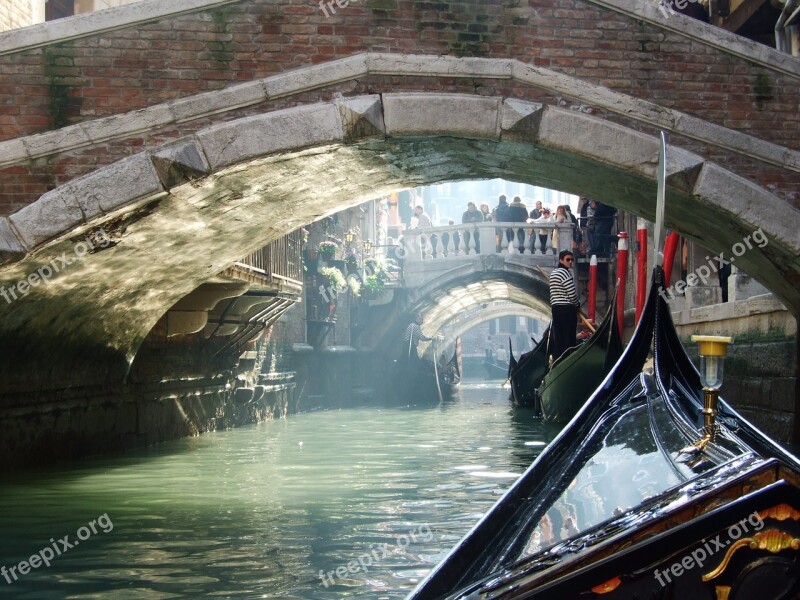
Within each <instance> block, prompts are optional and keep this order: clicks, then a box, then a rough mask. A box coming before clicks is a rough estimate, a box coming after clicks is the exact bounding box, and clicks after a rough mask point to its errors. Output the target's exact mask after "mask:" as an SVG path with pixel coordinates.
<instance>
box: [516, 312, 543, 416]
mask: <svg viewBox="0 0 800 600" xmlns="http://www.w3.org/2000/svg"><path fill="white" fill-rule="evenodd" d="M549 338H550V328H549V327H548V328H547V329H546V330H545V332H544V334H542V338H541V339H540V340H539V342H538V343H537V344H536V346H535V347H534V348H533V350H531V351H530V352H527V353H525V354H522V355H521V356H520V357H519V361H517V359H516V358H514V352H513V350H512V348H511V341H510V340H509V343H508V344H509V346H508V353H509V356H510V357H511V358H510V359H509V361H508V381H509V382H510V383H511V404H513V405H514V406H517V407H531V406H532V407H534V408H535V409H536V411H537V412H539V410H538V406H537V404H536V401H537V396H536V389H537V388H538V387H539V385H541V383H542V379H543V378H544V376H545V373H547V340H548V339H549Z"/></svg>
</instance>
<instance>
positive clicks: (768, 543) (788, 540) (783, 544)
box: [703, 529, 800, 581]
mask: <svg viewBox="0 0 800 600" xmlns="http://www.w3.org/2000/svg"><path fill="white" fill-rule="evenodd" d="M744 547H749V548H750V549H751V550H766V551H767V552H771V553H772V554H777V553H778V552H782V551H783V550H800V538H796V537H792V536H791V535H790V534H788V533H784V532H783V531H778V530H776V529H769V530H767V531H760V532H759V533H757V534H755V535H754V536H753V537H749V538H742V539H741V540H737V541H735V542H734V543H733V544H731V547H730V548H728V551H727V552H726V553H725V558H723V559H722V562H721V563H720V564H719V565H718V566H717V567H716V568H715V569H714V570H713V571H710V572H709V573H706V574H705V575H703V581H711V580H712V579H714V578H716V577H719V576H720V575H722V573H723V572H724V571H725V569H727V568H728V563H729V562H730V560H731V558H732V557H733V555H734V553H735V552H736V551H737V550H739V549H740V548H744Z"/></svg>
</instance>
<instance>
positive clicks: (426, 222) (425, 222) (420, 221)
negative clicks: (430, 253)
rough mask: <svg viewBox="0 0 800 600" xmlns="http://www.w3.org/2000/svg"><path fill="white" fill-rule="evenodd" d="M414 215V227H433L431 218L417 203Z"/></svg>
mask: <svg viewBox="0 0 800 600" xmlns="http://www.w3.org/2000/svg"><path fill="white" fill-rule="evenodd" d="M414 217H416V219H417V222H416V224H414V228H415V229H427V228H429V227H433V223H432V222H431V218H430V217H429V216H428V215H426V214H425V209H424V208H422V206H421V205H419V204H418V205H417V206H416V207H414Z"/></svg>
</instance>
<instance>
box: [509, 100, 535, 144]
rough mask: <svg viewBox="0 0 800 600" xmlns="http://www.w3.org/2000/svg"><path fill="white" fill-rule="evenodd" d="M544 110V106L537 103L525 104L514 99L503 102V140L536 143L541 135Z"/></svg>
mask: <svg viewBox="0 0 800 600" xmlns="http://www.w3.org/2000/svg"><path fill="white" fill-rule="evenodd" d="M542 109H543V106H542V105H541V104H539V103H537V102H525V101H523V100H515V99H513V98H506V99H505V100H503V108H502V115H501V118H500V129H501V138H502V139H504V140H514V141H535V140H536V139H537V136H538V133H539V122H540V121H541V118H542Z"/></svg>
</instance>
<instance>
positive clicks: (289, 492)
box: [0, 382, 548, 600]
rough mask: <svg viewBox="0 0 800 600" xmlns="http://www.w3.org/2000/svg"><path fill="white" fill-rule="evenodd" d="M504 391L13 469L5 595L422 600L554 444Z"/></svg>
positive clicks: (5, 496) (323, 415)
mask: <svg viewBox="0 0 800 600" xmlns="http://www.w3.org/2000/svg"><path fill="white" fill-rule="evenodd" d="M499 383H500V382H492V383H484V384H472V385H465V386H464V387H463V389H462V390H461V391H460V392H459V396H458V397H457V398H456V399H455V400H453V401H451V402H448V403H446V404H444V405H442V406H436V407H424V408H423V407H385V408H376V407H370V408H352V409H344V410H338V411H320V412H312V413H304V414H298V415H292V416H290V417H289V418H288V419H283V420H279V421H272V422H266V423H261V424H258V425H253V426H249V427H244V428H240V429H233V430H228V431H221V432H215V433H210V434H205V435H202V436H199V437H196V438H190V439H184V440H179V441H175V442H169V443H165V444H161V445H158V446H155V447H151V448H147V449H143V450H138V451H134V452H128V453H126V454H123V455H117V456H114V457H110V458H96V459H89V460H84V461H81V462H80V463H71V464H69V465H68V466H62V467H60V468H54V469H50V470H44V471H36V472H29V473H25V474H16V475H13V476H6V477H5V478H4V479H3V481H2V483H3V485H2V494H0V531H2V533H1V534H0V566H3V567H5V570H4V571H3V572H2V576H0V597H3V598H5V597H11V598H37V599H38V598H66V597H69V598H101V597H102V598H106V597H114V598H182V597H192V598H195V597H219V598H298V599H299V598H303V599H306V598H308V599H329V598H365V599H366V598H370V599H373V600H375V599H378V600H380V599H395V598H404V597H405V596H406V595H407V594H408V593H409V591H410V590H411V589H412V588H413V587H414V585H415V584H416V583H417V582H418V581H419V580H420V578H421V577H423V576H424V575H425V574H426V573H427V572H428V571H429V570H430V569H431V568H432V567H433V566H434V565H435V564H436V563H437V562H438V561H439V560H440V559H442V558H443V557H444V555H445V554H446V552H447V551H448V550H449V548H451V547H452V546H453V545H454V544H455V543H456V542H457V541H458V540H459V539H460V538H461V537H462V536H463V535H464V534H465V533H466V532H467V531H468V530H469V529H470V528H471V527H472V526H473V525H474V524H475V523H476V522H477V521H478V519H479V518H480V517H481V515H483V514H484V513H485V512H486V511H487V510H488V509H489V507H490V506H491V505H492V504H494V502H495V501H496V500H497V499H498V498H499V497H500V495H501V494H502V493H503V492H504V491H505V490H506V489H507V488H508V487H509V486H510V485H511V484H512V483H513V482H514V480H515V479H516V478H517V477H518V476H519V475H520V474H521V473H522V471H523V470H524V469H525V468H526V467H527V465H528V464H530V462H531V461H532V460H533V458H534V457H535V456H536V455H537V454H538V453H539V452H540V451H541V449H542V448H543V447H544V445H545V443H546V442H547V441H548V439H547V435H548V434H546V433H545V432H544V431H543V430H542V428H541V424H540V423H538V422H536V421H535V420H534V419H533V418H532V415H531V413H530V412H527V411H519V410H516V411H515V410H512V409H510V407H509V404H508V391H507V390H501V389H500V387H499ZM48 564H49V566H48ZM12 568H13V571H12ZM23 571H24V573H23ZM9 581H10V583H9Z"/></svg>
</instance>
